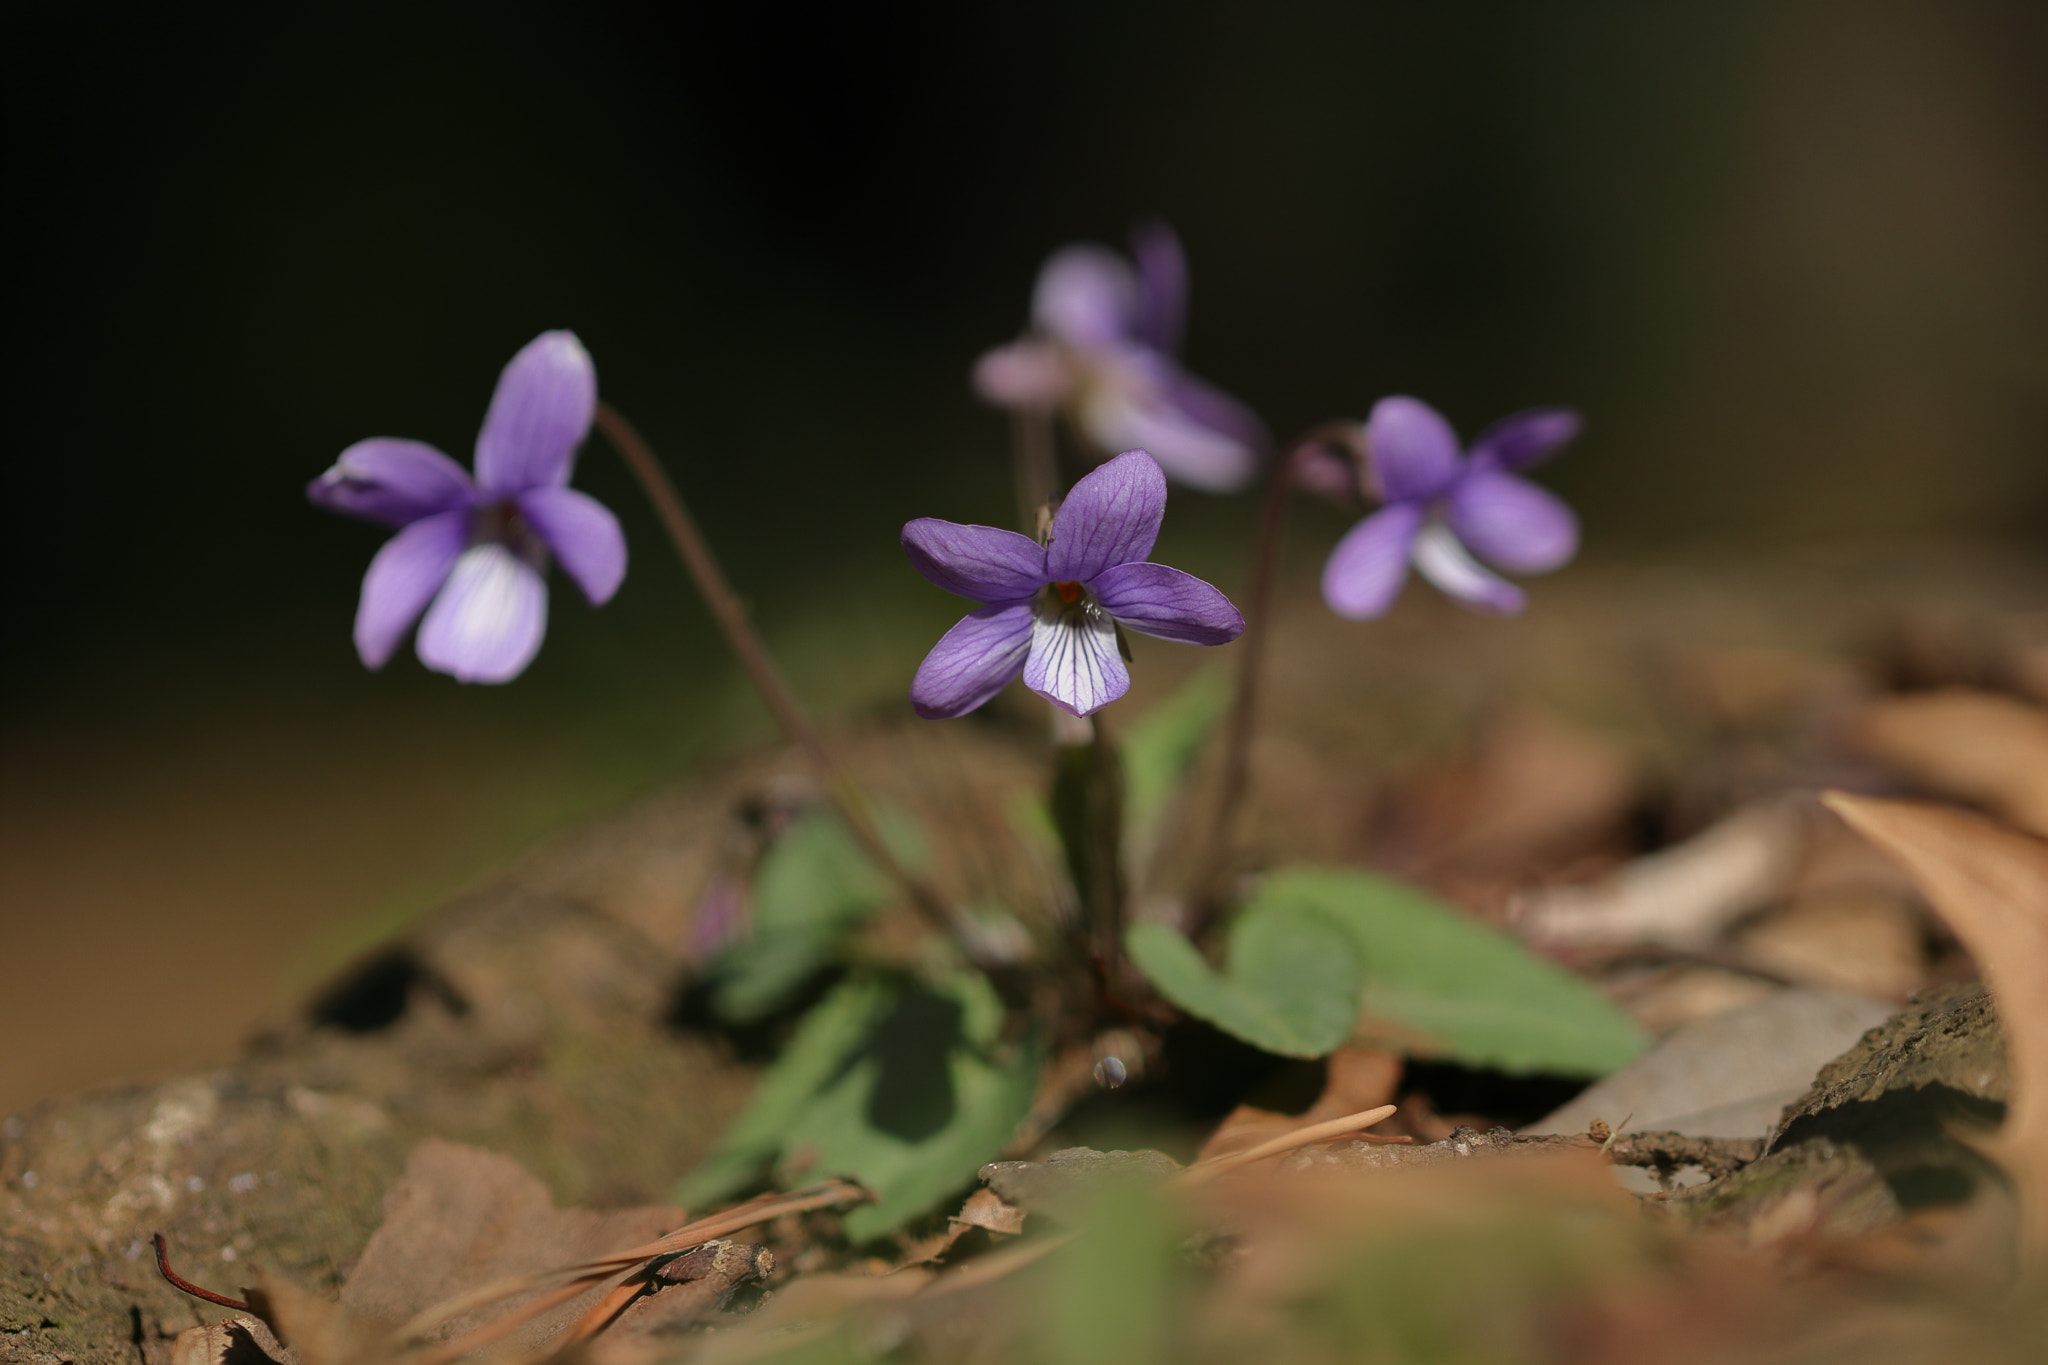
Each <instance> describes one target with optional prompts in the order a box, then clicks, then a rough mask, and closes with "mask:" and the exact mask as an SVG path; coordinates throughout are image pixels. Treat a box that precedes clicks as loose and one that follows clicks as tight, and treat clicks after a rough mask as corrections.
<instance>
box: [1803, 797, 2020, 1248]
mask: <svg viewBox="0 0 2048 1365" xmlns="http://www.w3.org/2000/svg"><path fill="white" fill-rule="evenodd" d="M1824 799H1825V800H1826V802H1827V804H1828V805H1829V806H1830V807H1831V808H1832V809H1834V810H1835V811H1836V812H1837V813H1839V814H1840V815H1841V816H1842V818H1843V819H1844V820H1847V821H1848V822H1849V823H1850V824H1851V825H1852V826H1854V827H1855V828H1856V829H1857V830H1858V831H1860V832H1861V833H1862V834H1863V836H1864V837H1865V838H1867V839H1869V840H1870V841H1871V842H1872V843H1874V844H1876V845H1877V846H1878V847H1880V848H1882V849H1884V850H1885V851H1886V852H1887V853H1890V854H1891V855H1892V856H1893V857H1894V858H1896V859H1898V860H1899V862H1900V864H1901V865H1902V866H1904V867H1905V869H1906V870H1907V872H1909V873H1910V874H1911V875H1912V877H1913V880H1914V881H1915V882H1916V883H1917V884H1918V885H1919V887H1920V889H1921V891H1922V892H1923V893H1924V894H1925V895H1926V897H1927V899H1928V900H1929V901H1930V902H1931V903H1932V904H1933V905H1934V908H1935V909H1936V910H1938V911H1940V912H1941V915H1942V917H1943V918H1944V919H1946V920H1947V921H1948V923H1949V925H1950V927H1951V928H1953V929H1954V930H1955V932H1956V936H1957V937H1958V938H1960V939H1961V940H1962V941H1963V946H1964V947H1966V948H1968V949H1969V950H1970V955H1971V957H1973V958H1974V959H1976V962H1977V967H1978V969H1979V970H1980V971H1981V972H1982V973H1983V974H1984V979H1985V982H1986V983H1987V984H1988V985H1989V986H1990V988H1991V993H1992V997H1993V999H1994V1000H1995V1001H1996V1002H1997V1005H1998V1015H1999V1021H2000V1023H2001V1024H2002V1025H2003V1027H2004V1029H2005V1038H2006V1056H2007V1059H2008V1063H2009V1065H2010V1068H2011V1074H2012V1095H2011V1100H2010V1102H2009V1103H2008V1105H2007V1108H2006V1118H2005V1124H2004V1126H2003V1127H2002V1128H2001V1129H2000V1130H1999V1141H1998V1156H1999V1159H2000V1161H2001V1162H2002V1163H2003V1164H2004V1165H2005V1166H2006V1168H2007V1170H2008V1171H2009V1172H2010V1173H2011V1174H2012V1176H2013V1179H2014V1182H2015V1184H2016V1185H2017V1186H2018V1187H2019V1194H2020V1220H2021V1237H2022V1247H2023V1250H2024V1252H2025V1254H2026V1255H2027V1256H2028V1258H2029V1262H2030V1265H2031V1268H2032V1270H2033V1271H2034V1273H2036V1274H2041V1273H2048V844H2044V843H2043V842H2042V841H2041V840H2039V839H2036V838H2033V837H2032V836H2030V835H2026V834H2022V833H2019V832H2018V831H2016V830H2010V829H2006V828H2004V827H2003V826H2000V825H1996V824H1993V823H1992V822H1991V821H1989V820H1986V819H1984V818H1983V817H1981V816H1977V815H1972V814H1969V813H1968V812H1966V811H1960V810H1956V809H1953V808H1951V807H1947V806H1935V805H1928V804H1925V803H1922V802H1913V801H1880V800H1876V799H1874V798H1871V797H1863V796H1851V795H1848V794H1847V793H1844V792H1831V793H1829V794H1828V795H1827V796H1826V797H1825V798H1824Z"/></svg>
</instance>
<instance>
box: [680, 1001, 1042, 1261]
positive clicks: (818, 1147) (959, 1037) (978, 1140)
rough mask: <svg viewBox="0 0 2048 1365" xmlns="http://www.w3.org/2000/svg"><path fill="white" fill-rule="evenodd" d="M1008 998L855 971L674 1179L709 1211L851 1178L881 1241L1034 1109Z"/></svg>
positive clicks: (1027, 1051) (852, 1219)
mask: <svg viewBox="0 0 2048 1365" xmlns="http://www.w3.org/2000/svg"><path fill="white" fill-rule="evenodd" d="M1002 1023H1003V1003H1002V1001H1001V999H999V998H998V997H997V995H996V993H995V991H994V990H993V989H992V988H991V987H990V986H989V984H988V982H987V980H986V979H984V978H983V977H981V976H979V975H975V974H968V973H962V974H960V975H958V976H949V977H947V978H945V979H943V980H941V981H939V982H937V983H935V984H925V983H914V982H911V981H907V980H904V979H900V978H895V977H875V976H857V977H853V978H850V979H848V980H847V981H845V982H844V983H842V984H841V985H840V986H839V987H838V988H837V989H836V990H834V991H833V992H832V993H831V994H830V995H828V996H826V997H825V999H824V1000H823V1001H821V1002H820V1003H819V1004H818V1005H817V1007H816V1008H814V1009H813V1010H812V1011H811V1012H810V1013H809V1014H807V1015H805V1016H804V1020H803V1023H802V1025H801V1026H800V1027H799V1028H798V1030H797V1033H796V1036H795V1038H794V1039H792V1040H791V1042H790V1045H789V1047H788V1048H787V1049H786V1050H785V1051H784V1052H783V1054H782V1056H781V1057H780V1058H778V1059H777V1060H776V1062H775V1064H774V1065H773V1066H771V1067H770V1068H769V1069H768V1071H767V1072H766V1073H765V1074H764V1075H763V1076H762V1078H761V1083H760V1086H759V1088H758V1089H756V1090H755V1092H754V1098H753V1099H752V1100H751V1101H750V1102H749V1103H748V1105H747V1107H746V1109H745V1110H744V1111H742V1112H741V1114H740V1116H739V1118H738V1119H737V1120H735V1121H734V1123H733V1126H732V1128H731V1129H730V1130H728V1131H727V1133H726V1134H725V1137H724V1138H723V1139H722V1140H721V1141H720V1142H719V1144H718V1147H717V1149H716V1150H715V1151H714V1152H713V1153H712V1154H711V1157H710V1158H709V1159H708V1160H707V1161H706V1162H705V1163H704V1165H702V1166H700V1167H699V1168H698V1169H697V1170H696V1171H694V1172H692V1173H691V1174H690V1175H689V1176H688V1177H687V1178H685V1179H684V1180H683V1181H682V1182H681V1183H680V1184H678V1185H677V1186H676V1188H675V1192H674V1195H673V1197H674V1198H675V1199H676V1200H677V1201H678V1202H681V1203H684V1204H688V1205H697V1206H701V1205H703V1204H705V1203H709V1202H711V1201H714V1200H719V1199H724V1198H726V1197H728V1196H730V1195H732V1194H735V1193H737V1192H739V1191H740V1190H743V1189H744V1188H746V1187H747V1186H748V1185H751V1184H753V1183H754V1182H755V1181H757V1180H758V1179H759V1178H760V1176H761V1174H762V1172H763V1171H764V1170H765V1169H766V1168H767V1167H768V1166H769V1164H770V1163H771V1162H773V1163H774V1164H775V1165H776V1166H777V1168H778V1172H779V1174H780V1175H781V1176H782V1177H783V1178H784V1179H785V1183H790V1182H799V1181H806V1180H816V1179H822V1178H824V1177H826V1176H835V1175H839V1176H848V1177H850V1178H852V1179H854V1180H858V1181H859V1182H860V1183H861V1184H863V1185H865V1186H867V1188H868V1189H869V1190H870V1191H872V1192H873V1193H874V1195H875V1202H874V1203H872V1204H867V1205H863V1206H862V1207H860V1208H858V1209H856V1210H854V1211H853V1213H852V1214H851V1215H850V1216H849V1217H848V1218H847V1221H846V1230H847V1235H848V1236H850V1237H852V1238H853V1239H854V1240H856V1241H864V1240H866V1239H868V1238H870V1237H878V1236H880V1235H882V1234H883V1233H886V1232H889V1231H891V1230H893V1229H894V1228H896V1227H897V1226H899V1225H901V1224H902V1223H903V1222H904V1221H905V1220H906V1219H909V1218H911V1217H914V1216H916V1215H917V1214H919V1213H922V1212H924V1211H925V1210H926V1209H928V1208H929V1207H931V1205H933V1204H934V1203H936V1202H937V1201H938V1200H939V1199H941V1198H943V1197H944V1196H946V1195H948V1194H951V1193H953V1192H954V1191H955V1190H957V1189H959V1188H960V1187H961V1186H963V1185H965V1184H967V1183H968V1182H969V1181H971V1180H972V1179H973V1177H974V1173H975V1172H976V1171H977V1170H979V1169H980V1168H981V1166H982V1164H983V1163H984V1162H987V1161H990V1160H992V1159H994V1157H995V1156H996V1155H997V1154H998V1153H999V1152H1000V1151H1001V1150H1002V1148H1003V1144H1004V1143H1006V1142H1008V1141H1009V1138H1010V1134H1011V1133H1012V1132H1014V1131H1015V1130H1016V1127H1017V1123H1018V1121H1019V1120H1021V1119H1022V1118H1023V1117H1024V1114H1025V1112H1026V1111H1027V1110H1028V1109H1029V1108H1030V1106H1031V1097H1032V1094H1033V1092H1034V1091H1035V1089H1036V1087H1037V1082H1038V1071H1039V1066H1040V1063H1041V1061H1042V1058H1041V1057H1040V1055H1039V1052H1038V1050H1037V1048H1036V1047H1035V1045H1026V1046H1023V1047H1016V1048H1011V1049H1008V1050H1007V1051H1005V1050H1004V1049H1002V1048H1000V1047H999V1046H998V1042H999V1036H1000V1034H1001V1031H1002Z"/></svg>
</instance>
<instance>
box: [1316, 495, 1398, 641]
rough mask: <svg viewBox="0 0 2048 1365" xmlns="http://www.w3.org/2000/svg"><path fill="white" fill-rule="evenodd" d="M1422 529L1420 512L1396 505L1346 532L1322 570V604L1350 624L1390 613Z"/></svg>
mask: <svg viewBox="0 0 2048 1365" xmlns="http://www.w3.org/2000/svg"><path fill="white" fill-rule="evenodd" d="M1421 528H1422V509H1421V508H1420V507H1417V506H1416V505H1415V504H1414V503H1409V502H1398V503H1395V504H1393V505H1392V506H1391V507H1382V508H1381V509H1380V510H1379V511H1377V512H1375V513H1373V514H1372V515H1371V516H1369V517H1367V518H1366V519H1365V520H1364V521H1361V522H1359V523H1358V525H1356V526H1354V527H1352V528H1351V529H1350V530H1349V531H1346V532H1345V533H1344V539H1342V540H1340V541H1338V542H1337V548H1336V549H1335V550H1333V551H1331V553H1330V562H1329V563H1327V564H1325V565H1324V566H1323V601H1325V602H1327V603H1329V606H1330V610H1331V611H1334V612H1336V613H1337V614H1338V615H1339V616H1342V617H1344V618H1345V619H1347V620H1351V621H1369V620H1371V619H1372V618H1373V617H1375V616H1382V615H1385V614H1386V610H1387V608H1389V607H1391V606H1393V605H1394V599H1395V598H1396V597H1398V596H1400V594H1401V585H1402V584H1403V583H1404V582H1406V581H1407V579H1408V551H1409V548H1410V547H1411V546H1413V545H1414V543H1415V533H1416V532H1417V531H1419V530H1420V529H1421Z"/></svg>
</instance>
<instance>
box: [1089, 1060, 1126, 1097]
mask: <svg viewBox="0 0 2048 1365" xmlns="http://www.w3.org/2000/svg"><path fill="white" fill-rule="evenodd" d="M1129 1078H1130V1072H1128V1071H1126V1070H1125V1069H1124V1059H1123V1058H1121V1057H1104V1058H1103V1059H1102V1060H1101V1061H1099V1062H1097V1063H1096V1064H1095V1083H1096V1084H1097V1085H1099V1086H1101V1087H1102V1088H1103V1089H1104V1090H1114V1089H1116V1088H1117V1087H1118V1086H1120V1085H1122V1084H1123V1083H1124V1082H1125V1081H1126V1080H1128V1079H1129Z"/></svg>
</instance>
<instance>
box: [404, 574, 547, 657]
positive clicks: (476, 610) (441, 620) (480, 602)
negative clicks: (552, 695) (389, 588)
mask: <svg viewBox="0 0 2048 1365" xmlns="http://www.w3.org/2000/svg"><path fill="white" fill-rule="evenodd" d="M547 628H548V588H547V583H546V582H545V580H543V579H542V578H541V576H540V570H539V569H537V568H535V567H534V566H533V565H532V564H531V563H529V562H528V561H527V560H526V559H525V558H523V557H522V556H520V555H519V554H517V553H515V552H514V551H513V550H512V548H511V547H510V546H507V545H503V544H500V543H498V542H496V541H486V542H484V543H483V544H481V545H472V546H470V547H469V548H468V549H467V550H464V551H463V552H462V558H460V559H458V560H456V561H455V569H454V571H453V572H451V573H450V574H449V575H448V586H447V587H445V588H443V589H442V590H441V595H440V596H439V597H436V598H435V599H434V605H433V606H432V607H430V608H428V610H427V619H426V620H424V621H422V622H421V623H420V638H419V655H420V662H421V663H423V664H425V665H426V666H427V667H428V668H431V669H433V670H435V671H436V672H439V673H448V674H452V675H454V676H455V677H456V678H459V679H461V680H462V681H463V682H486V683H498V682H510V681H511V680H512V679H514V678H516V677H518V676H519V675H520V673H521V672H523V671H524V670H525V668H526V666H527V665H528V664H529V663H532V662H533V656H534V655H535V654H536V653H538V652H539V650H540V639H541V636H542V635H543V634H545V633H546V632H547Z"/></svg>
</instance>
